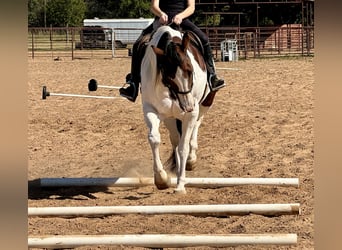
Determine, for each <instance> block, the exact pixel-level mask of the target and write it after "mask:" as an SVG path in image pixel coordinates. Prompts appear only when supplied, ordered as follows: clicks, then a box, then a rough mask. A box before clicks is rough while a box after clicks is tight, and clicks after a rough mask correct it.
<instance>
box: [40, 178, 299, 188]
mask: <svg viewBox="0 0 342 250" xmlns="http://www.w3.org/2000/svg"><path fill="white" fill-rule="evenodd" d="M36 182H37V183H36V185H38V186H39V187H75V186H80V187H82V186H107V187H132V186H133V187H139V186H148V185H154V179H153V178H150V177H116V178H40V179H38V180H36ZM176 184H177V178H171V185H172V186H176ZM238 185H271V186H295V187H298V186H299V179H298V178H187V179H186V186H187V187H202V188H210V187H230V186H238Z"/></svg>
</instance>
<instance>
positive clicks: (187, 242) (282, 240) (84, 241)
mask: <svg viewBox="0 0 342 250" xmlns="http://www.w3.org/2000/svg"><path fill="white" fill-rule="evenodd" d="M293 244H297V234H267V235H263V234H232V235H221V234H216V235H215V234H210V235H205V234H204V235H203V234H202V235H201V234H200V235H182V234H129V235H70V236H46V237H31V238H28V247H29V248H76V247H82V246H95V245H110V246H117V245H122V246H134V247H149V248H164V247H171V248H172V247H174V248H175V247H198V246H209V247H227V246H237V245H293Z"/></svg>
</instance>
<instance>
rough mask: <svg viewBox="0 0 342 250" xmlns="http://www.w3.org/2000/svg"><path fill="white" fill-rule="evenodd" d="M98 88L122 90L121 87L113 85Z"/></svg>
mask: <svg viewBox="0 0 342 250" xmlns="http://www.w3.org/2000/svg"><path fill="white" fill-rule="evenodd" d="M97 87H98V88H105V89H120V88H121V87H119V86H111V85H101V84H99V85H97Z"/></svg>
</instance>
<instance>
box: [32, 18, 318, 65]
mask: <svg viewBox="0 0 342 250" xmlns="http://www.w3.org/2000/svg"><path fill="white" fill-rule="evenodd" d="M203 31H205V32H206V33H207V34H208V36H209V40H210V43H211V46H212V48H213V51H214V56H215V57H216V59H218V60H223V61H224V54H223V50H222V43H224V42H225V41H232V40H233V41H235V43H236V46H237V48H236V53H237V57H238V58H240V59H248V58H259V57H268V56H273V57H275V56H289V55H296V56H312V55H314V28H313V27H303V26H302V25H300V24H297V25H296V24H292V25H283V26H280V27H244V28H241V27H238V28H237V27H210V28H208V27H203ZM137 32H138V34H139V33H140V32H141V29H132V28H130V29H128V28H127V29H123V28H121V29H115V30H114V29H106V28H99V27H92V28H89V27H88V28H85V27H62V28H54V27H50V28H40V27H38V28H28V39H27V46H28V57H30V58H33V59H34V58H38V57H51V58H52V59H54V60H58V59H59V58H62V57H68V58H71V59H72V60H74V59H86V58H88V59H91V58H115V57H122V56H127V57H128V56H130V55H131V47H132V44H133V43H134V41H135V39H136V38H137ZM132 34H134V35H132Z"/></svg>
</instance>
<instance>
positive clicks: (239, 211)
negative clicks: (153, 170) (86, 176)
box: [28, 203, 300, 217]
mask: <svg viewBox="0 0 342 250" xmlns="http://www.w3.org/2000/svg"><path fill="white" fill-rule="evenodd" d="M299 206H300V205H299V204H298V203H292V204H213V205H150V206H89V207H29V208H28V216H40V217H44V216H50V217H51V216H54V217H58V216H60V217H75V216H83V217H87V216H108V215H120V214H154V215H155V214H194V215H213V216H214V215H215V216H221V215H247V214H258V215H268V216H275V215H286V214H292V215H293V214H299V213H300V211H299Z"/></svg>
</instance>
